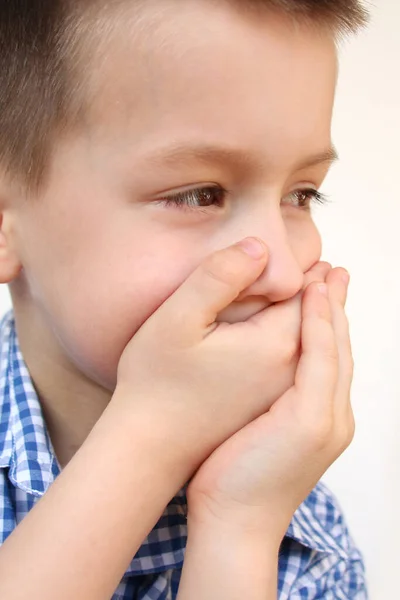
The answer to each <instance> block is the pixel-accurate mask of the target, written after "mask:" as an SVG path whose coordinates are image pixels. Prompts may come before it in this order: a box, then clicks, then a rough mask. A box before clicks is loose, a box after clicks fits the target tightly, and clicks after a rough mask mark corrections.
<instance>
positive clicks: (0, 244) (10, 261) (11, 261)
mask: <svg viewBox="0 0 400 600" xmlns="http://www.w3.org/2000/svg"><path fill="white" fill-rule="evenodd" d="M21 270H22V264H21V262H20V260H19V257H18V253H17V250H16V246H15V235H14V216H13V214H11V213H10V212H9V211H8V210H7V209H3V208H2V207H1V206H0V283H10V282H11V281H13V280H14V279H16V278H17V277H18V275H19V274H20V272H21Z"/></svg>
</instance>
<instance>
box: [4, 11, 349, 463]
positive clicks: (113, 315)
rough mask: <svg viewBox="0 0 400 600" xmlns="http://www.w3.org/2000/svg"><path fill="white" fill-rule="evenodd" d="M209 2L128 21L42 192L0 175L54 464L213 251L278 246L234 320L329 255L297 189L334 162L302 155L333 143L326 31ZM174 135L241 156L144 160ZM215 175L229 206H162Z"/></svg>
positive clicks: (292, 288)
mask: <svg viewBox="0 0 400 600" xmlns="http://www.w3.org/2000/svg"><path fill="white" fill-rule="evenodd" d="M203 4H204V3H202V2H191V1H187V2H185V3H184V6H182V5H181V4H180V5H179V11H176V2H174V1H171V2H165V3H163V7H162V10H161V9H159V10H158V11H157V12H155V11H154V10H152V5H151V3H149V4H148V5H146V9H145V10H144V11H143V19H144V21H143V22H144V24H145V25H146V22H147V21H146V19H149V25H151V26H149V27H147V28H146V27H145V26H144V27H143V29H144V30H145V35H141V34H140V33H136V34H135V35H131V33H132V29H131V28H132V27H133V25H132V23H131V21H130V20H129V18H124V19H121V20H119V21H118V26H117V27H116V30H115V31H113V32H112V33H111V34H110V39H109V44H108V52H107V59H106V60H103V61H102V62H101V67H100V68H99V69H98V70H97V71H96V72H95V75H94V76H93V77H92V79H91V80H90V86H91V91H92V92H93V98H94V101H93V103H92V104H91V112H90V116H89V117H88V120H87V127H86V128H85V129H82V130H81V131H80V132H79V134H78V133H77V134H76V135H74V136H71V137H69V138H68V139H67V140H64V141H60V142H59V143H58V144H57V146H56V148H55V152H54V156H53V159H52V164H51V172H50V177H49V181H48V184H47V185H46V188H45V189H44V190H43V191H42V192H41V194H40V198H37V199H36V200H35V201H28V202H26V201H25V200H24V199H23V197H22V195H20V194H19V193H18V191H16V190H15V189H12V188H10V187H9V186H7V185H6V184H5V182H3V183H2V186H1V190H0V191H1V198H2V234H1V261H0V277H1V281H2V282H12V285H11V292H12V297H13V303H14V307H15V313H16V318H17V327H18V334H19V337H20V342H21V347H22V351H23V354H24V357H25V359H26V362H27V364H28V366H29V369H30V372H31V374H32V377H33V380H34V382H35V386H36V388H37V390H38V393H39V395H40V398H41V402H42V406H43V410H44V414H45V417H46V420H47V423H48V426H49V430H50V435H51V438H52V441H53V445H54V447H55V450H56V453H57V456H58V458H59V460H60V462H61V464H62V465H65V464H66V463H67V462H68V461H69V460H70V458H71V457H72V456H73V454H74V453H75V452H76V450H77V449H78V448H79V447H80V446H81V445H82V443H83V441H84V440H85V439H86V437H87V435H88V433H89V432H90V430H91V429H92V427H93V425H94V424H95V423H96V421H97V420H98V419H99V417H100V415H101V414H102V412H103V411H104V408H105V407H106V406H107V404H108V403H109V400H110V398H111V396H112V394H113V391H114V389H115V386H116V383H117V368H118V363H119V359H120V357H121V355H122V353H123V350H124V348H125V347H126V345H127V343H128V342H129V340H131V339H132V337H133V336H134V335H135V334H136V332H137V331H138V330H139V329H140V327H141V326H142V325H143V323H145V322H146V320H147V319H148V318H149V317H150V316H151V315H152V314H153V313H154V312H155V311H156V310H157V308H158V307H160V305H161V304H163V302H164V301H165V300H166V299H167V298H169V296H171V294H172V293H173V292H174V291H175V290H176V289H177V288H178V287H179V286H180V285H181V284H182V282H183V281H184V280H185V279H186V278H187V277H188V276H189V274H190V273H191V272H192V271H193V270H194V269H195V268H196V267H197V266H198V265H199V264H200V263H201V261H202V260H203V259H204V258H205V257H206V256H207V255H209V254H210V253H212V252H214V251H215V250H218V249H220V248H224V247H227V246H229V245H231V244H233V243H235V242H237V241H239V240H240V239H242V238H244V237H247V236H257V237H259V238H260V239H262V240H264V241H265V243H266V244H267V246H268V249H269V262H268V266H267V268H266V269H265V271H264V272H263V273H262V274H261V276H260V277H259V278H258V280H257V281H256V282H255V283H253V284H252V285H250V286H249V287H248V288H247V289H246V290H245V291H244V292H243V293H242V294H241V295H240V297H239V298H237V300H236V301H235V302H233V303H232V304H231V305H230V306H229V307H228V308H226V309H225V310H224V311H223V312H222V313H221V314H220V315H219V318H218V320H220V321H227V322H229V323H236V322H239V321H244V320H246V319H248V318H250V317H252V316H253V315H255V314H257V313H258V312H259V311H261V310H262V309H264V308H266V307H268V306H269V305H270V304H272V303H275V302H281V301H285V300H288V299H289V298H292V297H293V296H295V295H296V294H297V293H298V292H299V291H300V290H301V288H302V286H303V283H304V274H305V273H306V272H307V271H308V270H309V269H310V268H311V267H312V266H313V265H314V264H315V263H316V262H317V261H318V260H319V258H320V254H321V240H320V236H319V234H318V231H317V229H316V227H315V225H314V223H313V220H312V216H311V213H310V211H308V210H304V209H301V208H299V207H298V206H296V205H295V204H294V203H293V199H292V196H290V194H291V193H292V192H295V191H297V190H303V189H307V188H314V189H318V188H319V187H320V185H321V184H322V182H323V180H324V178H325V176H326V174H327V171H328V169H329V166H330V162H331V161H330V160H325V161H324V162H320V163H319V164H314V165H312V166H308V167H306V168H299V165H301V163H304V162H307V161H308V162H309V159H310V158H311V159H312V158H313V157H315V156H318V155H322V154H324V153H325V154H326V153H327V151H328V150H329V148H330V147H331V133H330V129H331V115H332V107H333V98H334V91H335V83H336V69H337V65H336V52H335V46H334V41H333V38H331V37H330V36H329V35H324V36H321V35H319V34H318V33H317V32H315V31H311V30H309V31H308V30H307V31H305V29H304V27H300V28H299V27H295V26H294V25H292V24H291V23H289V22H287V21H286V20H285V19H284V18H282V17H280V16H275V15H271V14H269V15H265V17H262V18H261V17H260V16H258V17H257V19H255V18H252V17H250V16H247V17H244V15H243V14H240V13H239V12H235V11H234V10H232V9H231V8H227V7H226V6H223V5H222V4H221V5H218V4H219V3H216V5H215V6H214V5H212V4H211V3H210V5H208V3H207V10H206V11H205V10H204V6H203ZM126 10H127V11H128V12H129V9H128V8H127V9H126ZM128 16H129V15H128ZM150 21H151V23H150ZM178 30H179V32H178ZM149 32H150V33H149ZM161 41H162V42H161ZM94 60H96V57H94ZM99 64H100V63H99ZM232 65H234V68H232ZM110 82H112V85H111V84H110ZM316 82H318V85H316ZM138 90H140V94H138ZM175 144H179V145H184V146H191V147H195V146H198V145H207V146H213V147H217V146H218V147H224V148H225V149H228V150H231V151H232V152H234V153H236V154H237V157H238V156H239V154H238V153H240V152H242V153H243V152H246V153H247V155H248V158H249V160H247V161H244V160H240V159H239V158H236V160H232V159H230V160H227V159H226V158H225V159H219V160H217V158H216V157H215V156H212V155H210V157H209V160H207V161H205V160H199V159H191V160H189V159H187V158H186V160H182V159H181V160H175V161H171V160H169V161H167V160H166V159H163V158H160V156H159V158H157V160H156V159H154V158H153V159H151V158H150V155H154V153H157V154H158V155H161V154H162V153H164V152H165V148H168V147H171V146H172V145H175ZM187 155H188V153H186V157H187ZM210 184H213V185H214V184H218V185H220V186H222V187H223V188H226V189H227V190H229V194H228V196H227V199H226V204H225V206H224V207H223V208H215V207H214V208H212V207H211V208H202V209H193V210H190V211H189V210H182V209H181V208H179V207H174V206H166V204H165V202H163V201H164V200H165V196H166V195H172V194H174V193H176V192H179V191H182V190H184V189H188V188H193V187H197V188H198V187H207V186H208V187H209V186H210ZM49 250H51V251H49Z"/></svg>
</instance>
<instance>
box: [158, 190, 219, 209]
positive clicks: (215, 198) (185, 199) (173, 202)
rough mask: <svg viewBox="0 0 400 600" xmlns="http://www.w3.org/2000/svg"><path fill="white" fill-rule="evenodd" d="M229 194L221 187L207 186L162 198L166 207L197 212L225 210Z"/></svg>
mask: <svg viewBox="0 0 400 600" xmlns="http://www.w3.org/2000/svg"><path fill="white" fill-rule="evenodd" d="M227 194H228V192H227V190H225V189H224V188H222V187H221V186H219V185H218V186H217V185H214V186H207V187H203V188H193V189H191V190H185V191H183V192H179V193H178V194H174V195H173V196H166V197H165V198H161V201H162V203H163V205H164V206H167V207H168V206H175V207H177V208H181V209H183V210H185V209H188V210H196V209H202V208H211V207H216V208H223V206H224V205H225V200H226V196H227Z"/></svg>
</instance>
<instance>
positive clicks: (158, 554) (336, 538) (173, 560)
mask: <svg viewBox="0 0 400 600" xmlns="http://www.w3.org/2000/svg"><path fill="white" fill-rule="evenodd" d="M0 360H1V364H0V544H2V543H3V542H4V540H5V539H6V538H7V536H9V535H10V534H11V532H12V531H13V529H15V527H16V526H17V525H18V523H20V521H21V520H22V519H23V518H24V517H25V515H26V514H27V513H28V512H29V510H30V509H31V508H32V507H33V506H34V504H35V503H36V502H38V500H40V498H41V497H42V496H43V494H44V493H45V492H46V490H47V489H48V488H49V486H50V485H51V484H52V482H53V481H54V479H55V478H56V477H57V475H58V474H59V473H60V466H59V464H58V462H57V458H56V456H55V453H54V450H53V447H52V444H51V441H50V438H49V435H48V432H47V431H46V425H45V422H44V419H43V415H42V411H41V406H40V403H39V400H38V397H37V394H36V392H35V389H34V387H33V385H32V381H31V378H30V376H29V372H28V369H27V367H26V365H25V363H24V360H23V357H22V355H21V352H20V349H19V345H18V339H17V335H16V330H15V322H14V318H13V313H12V312H10V313H8V314H7V315H6V316H5V317H4V318H3V320H2V321H1V323H0ZM185 489H186V486H185V488H183V489H182V490H181V491H180V492H179V493H178V494H177V496H176V497H175V498H173V500H172V501H171V502H170V503H169V505H168V506H167V507H166V509H165V511H164V513H163V515H162V516H161V518H160V520H159V521H158V523H157V524H156V525H155V527H154V529H153V530H152V531H151V532H150V534H149V535H148V537H147V538H146V539H145V540H144V541H143V544H142V546H141V547H140V549H139V551H138V552H137V554H136V556H135V557H134V558H133V560H132V563H131V565H130V567H129V569H128V570H127V572H126V573H125V576H124V578H123V579H122V581H121V583H120V585H119V586H118V588H117V590H116V591H115V594H114V595H113V598H112V600H175V598H176V596H177V592H178V586H179V580H180V575H181V571H182V565H183V559H184V552H185V545H186V539H187V524H186V513H187V504H186V495H185ZM278 596H279V600H286V599H290V600H302V599H307V600H311V599H315V600H316V599H320V598H324V599H325V600H350V599H357V600H366V599H367V591H366V584H365V574H364V565H363V561H362V557H361V555H360V552H359V551H358V550H357V548H356V547H355V545H354V543H353V541H352V539H351V537H350V534H349V532H348V529H347V527H346V524H345V522H344V518H343V515H342V513H341V510H340V508H339V506H338V505H337V503H336V501H335V499H334V498H333V496H332V495H331V493H330V492H329V491H328V490H327V489H326V488H325V486H324V485H323V484H321V483H319V484H318V485H317V487H316V488H315V489H314V490H313V491H312V492H311V494H310V495H309V496H308V498H307V499H306V500H305V502H304V503H303V504H302V505H301V506H300V508H299V509H298V510H297V511H296V513H295V514H294V516H293V519H292V522H291V524H290V527H289V529H288V531H287V534H286V537H285V538H284V540H283V542H282V546H281V549H280V555H279V594H278Z"/></svg>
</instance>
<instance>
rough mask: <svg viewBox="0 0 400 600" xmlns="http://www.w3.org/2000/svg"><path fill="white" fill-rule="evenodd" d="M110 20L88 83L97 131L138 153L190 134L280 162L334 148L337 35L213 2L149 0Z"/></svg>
mask: <svg viewBox="0 0 400 600" xmlns="http://www.w3.org/2000/svg"><path fill="white" fill-rule="evenodd" d="M107 19H109V21H108V23H107ZM103 21H104V22H103V27H100V28H99V31H103V33H104V32H106V35H105V36H104V39H103V40H102V41H101V43H99V45H98V52H95V53H94V57H93V65H94V67H95V68H93V69H92V70H91V73H92V75H91V77H90V79H89V80H88V82H87V83H88V86H89V90H90V91H89V93H90V94H91V96H90V97H91V101H90V122H91V123H92V125H93V130H94V131H95V132H96V134H97V135H101V136H105V137H108V136H114V137H115V136H118V137H119V140H120V141H121V143H126V144H128V145H129V144H134V145H135V149H136V150H137V149H138V148H143V149H144V150H148V149H149V148H151V146H153V145H154V144H155V143H159V142H160V141H162V142H163V144H164V145H165V143H166V142H167V141H169V140H170V141H171V142H175V143H179V142H181V141H182V142H186V141H187V140H188V139H192V138H193V139H194V138H196V140H197V141H201V142H202V143H204V144H213V143H214V142H216V141H218V143H221V142H222V143H226V145H227V146H228V147H229V146H232V147H234V146H238V145H239V146H241V147H244V146H245V147H249V148H253V149H257V151H260V152H270V153H271V148H273V149H274V150H273V151H274V156H273V157H272V156H270V157H269V158H270V159H272V158H274V159H276V161H277V162H279V158H280V154H281V153H283V154H286V155H287V154H288V153H293V160H297V159H298V154H299V152H301V151H303V152H304V151H307V152H309V153H313V152H315V151H318V150H319V149H320V148H321V147H324V146H326V145H327V143H329V138H330V122H331V113H332V105H333V97H334V91H335V85H336V76H337V57H336V48H335V42H334V37H333V34H332V35H331V34H329V33H328V32H327V31H321V30H320V31H317V30H316V29H315V28H312V27H310V26H306V25H299V24H295V23H294V22H292V21H290V20H289V19H288V18H287V17H285V16H282V15H278V14H272V13H271V12H265V14H263V15H260V14H258V15H257V18H255V17H254V15H253V16H251V15H248V14H244V13H242V12H240V11H238V10H237V9H233V8H232V7H231V6H229V2H220V3H214V2H211V1H208V0H200V1H199V0H196V1H194V0H193V1H192V0H185V3H182V2H178V1H174V0H165V1H164V2H162V3H161V2H159V1H156V0H155V1H152V0H150V1H149V2H148V3H147V4H146V7H145V8H143V9H142V10H140V11H138V10H137V9H135V10H132V9H130V8H129V5H127V6H124V8H123V10H121V11H120V12H118V14H117V13H115V14H114V15H113V17H112V18H111V16H110V15H107V14H106V13H104V15H103ZM304 146H306V148H304Z"/></svg>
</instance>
